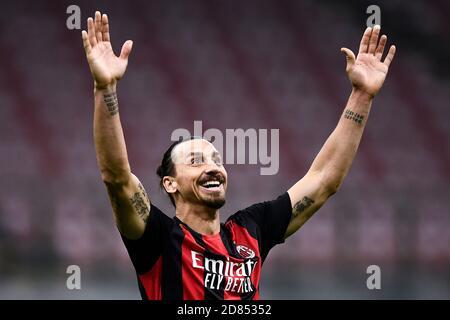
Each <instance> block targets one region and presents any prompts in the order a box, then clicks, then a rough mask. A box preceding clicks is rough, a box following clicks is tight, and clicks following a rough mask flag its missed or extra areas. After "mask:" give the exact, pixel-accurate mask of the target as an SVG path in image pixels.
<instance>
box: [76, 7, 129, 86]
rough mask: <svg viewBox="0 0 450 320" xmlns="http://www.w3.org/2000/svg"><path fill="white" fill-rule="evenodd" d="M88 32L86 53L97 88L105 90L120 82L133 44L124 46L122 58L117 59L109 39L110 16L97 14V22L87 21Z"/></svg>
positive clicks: (127, 42) (85, 34)
mask: <svg viewBox="0 0 450 320" xmlns="http://www.w3.org/2000/svg"><path fill="white" fill-rule="evenodd" d="M87 24H88V32H86V31H85V30H83V31H82V32H81V36H82V38H83V46H84V51H85V52H86V57H87V60H88V63H89V68H90V69H91V73H92V76H93V77H94V82H95V87H96V88H97V89H104V88H106V87H108V86H111V85H115V84H116V83H117V81H118V80H120V79H121V78H122V77H123V75H124V73H125V70H126V69H127V65H128V56H129V55H130V53H131V48H132V46H133V42H132V41H131V40H128V41H126V42H125V43H124V44H123V46H122V51H121V52H120V56H119V57H117V56H116V55H115V54H114V52H113V50H112V47H111V42H110V38H109V24H108V16H107V15H106V14H104V15H101V14H100V12H99V11H96V12H95V21H94V20H93V19H92V18H91V17H89V18H88V20H87Z"/></svg>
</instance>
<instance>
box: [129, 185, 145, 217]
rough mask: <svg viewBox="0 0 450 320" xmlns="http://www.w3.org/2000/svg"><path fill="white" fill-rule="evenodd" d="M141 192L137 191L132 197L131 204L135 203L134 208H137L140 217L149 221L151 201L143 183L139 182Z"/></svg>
mask: <svg viewBox="0 0 450 320" xmlns="http://www.w3.org/2000/svg"><path fill="white" fill-rule="evenodd" d="M139 190H140V192H136V193H135V194H134V195H133V196H132V197H131V199H130V201H131V204H132V205H133V208H134V210H136V212H137V214H138V215H139V217H141V219H142V220H144V222H145V223H146V222H147V219H148V217H149V208H148V205H147V203H148V202H149V200H148V196H147V193H146V192H145V189H144V187H143V186H142V184H139Z"/></svg>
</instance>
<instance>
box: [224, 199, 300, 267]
mask: <svg viewBox="0 0 450 320" xmlns="http://www.w3.org/2000/svg"><path fill="white" fill-rule="evenodd" d="M291 216H292V205H291V198H290V197H289V194H288V193H287V192H285V193H283V194H282V195H280V196H279V197H278V198H277V199H275V200H271V201H265V202H261V203H256V204H254V205H252V206H250V207H248V208H245V209H243V210H240V211H238V212H237V213H236V214H234V215H233V216H232V217H230V219H234V220H235V221H236V222H237V223H239V224H241V225H243V226H244V227H246V228H247V229H248V230H249V231H250V232H251V233H253V234H255V235H256V236H257V237H258V241H259V243H260V251H261V257H262V258H263V260H264V259H265V258H266V256H267V254H268V253H269V251H270V250H271V249H272V248H273V247H274V246H275V245H277V244H280V243H283V242H284V234H285V233H286V230H287V227H288V225H289V222H290V221H291ZM252 231H253V232H252Z"/></svg>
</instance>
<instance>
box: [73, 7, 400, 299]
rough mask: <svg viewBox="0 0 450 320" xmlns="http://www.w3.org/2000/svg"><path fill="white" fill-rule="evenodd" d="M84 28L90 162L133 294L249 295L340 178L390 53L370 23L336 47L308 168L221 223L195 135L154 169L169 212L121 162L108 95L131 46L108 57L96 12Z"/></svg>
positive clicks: (220, 190)
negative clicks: (335, 117) (356, 39)
mask: <svg viewBox="0 0 450 320" xmlns="http://www.w3.org/2000/svg"><path fill="white" fill-rule="evenodd" d="M87 25H88V31H87V32H86V31H84V30H83V31H82V39H83V45H84V49H85V51H86V56H87V60H88V63H89V67H90V70H91V73H92V76H93V78H94V96H95V111H94V141H95V147H96V155H97V161H98V165H99V168H100V171H101V176H102V179H103V182H104V183H105V185H106V188H107V190H108V194H109V198H110V201H111V205H112V208H113V212H114V218H115V221H116V224H117V227H118V229H119V231H120V234H121V236H122V239H123V242H124V244H125V246H126V248H127V250H128V253H129V255H130V258H131V261H132V263H133V265H134V267H135V269H136V273H137V276H138V284H139V288H140V292H141V296H142V298H143V299H170V300H174V299H176V300H180V299H258V298H259V279H260V274H261V267H262V264H263V262H264V260H265V258H266V257H267V254H268V253H269V251H270V250H271V248H273V247H274V246H275V245H277V244H279V243H282V242H284V240H285V239H286V238H287V237H289V236H290V235H292V234H293V233H294V232H295V231H297V230H298V229H299V228H300V227H301V226H302V225H303V224H304V223H305V222H306V221H307V220H308V219H309V218H310V217H311V216H312V215H313V214H314V212H316V211H317V210H318V209H319V208H320V207H321V206H322V205H323V204H324V202H325V201H326V200H327V199H328V198H329V197H330V196H332V195H333V194H334V193H336V191H337V190H338V188H339V186H340V185H341V183H342V181H343V179H344V177H345V176H346V174H347V172H348V170H349V168H350V165H351V163H352V162H353V159H354V157H355V154H356V151H357V149H358V145H359V143H360V140H361V136H362V133H363V130H364V127H365V125H366V122H367V118H368V116H369V111H370V109H371V105H372V101H373V98H374V96H375V95H376V94H377V93H378V91H379V90H380V88H381V86H382V85H383V82H384V80H385V78H386V75H387V73H388V69H389V65H390V63H391V62H392V59H393V58H394V54H395V47H394V46H391V47H390V49H389V51H388V53H387V55H386V57H385V59H384V60H383V59H382V56H383V51H384V49H385V46H386V42H387V37H386V36H385V35H382V36H381V37H380V27H379V26H375V27H373V28H367V29H366V30H365V32H364V34H363V36H362V39H361V43H360V46H359V52H358V55H357V56H355V54H354V53H353V52H352V51H351V50H350V49H347V48H342V49H341V51H342V52H343V53H344V54H345V55H346V58H347V68H346V72H347V75H348V77H349V79H350V82H351V84H352V92H351V94H350V97H349V99H348V102H347V105H346V107H345V110H344V111H343V113H342V116H341V118H340V119H339V122H338V124H337V127H336V128H335V130H334V131H333V132H332V133H331V135H330V136H329V137H328V139H327V140H326V142H325V144H324V145H323V147H322V149H321V150H320V152H319V154H318V155H317V156H316V158H315V160H314V162H313V163H312V165H311V168H310V169H309V170H308V172H307V173H306V175H305V176H304V177H303V178H301V179H300V180H299V181H298V182H297V183H296V184H294V185H293V186H292V187H291V188H290V189H289V190H288V191H287V192H284V193H281V195H280V196H279V197H278V198H276V199H274V200H271V201H266V202H261V203H257V204H254V205H252V206H250V207H248V208H245V209H242V210H240V211H238V212H236V213H235V214H233V215H231V216H230V218H229V219H228V220H227V221H226V223H223V224H222V223H221V222H220V214H219V209H220V208H221V207H222V206H223V205H224V203H225V193H226V189H227V182H228V177H227V172H226V170H225V168H224V167H223V164H222V160H221V155H220V154H219V153H218V152H217V150H216V149H215V148H214V146H213V145H212V144H211V143H209V142H208V141H206V140H203V139H196V138H194V139H190V140H187V141H181V142H175V143H173V144H172V145H171V146H170V148H169V149H168V150H167V151H166V152H165V154H164V156H163V159H162V162H161V165H160V166H159V168H158V171H157V173H158V175H159V176H160V178H161V187H162V188H164V190H165V191H166V192H167V194H168V195H169V197H170V200H171V202H172V204H173V205H174V206H175V216H174V217H173V218H170V217H168V216H167V215H166V214H164V213H163V212H161V211H160V210H159V209H158V208H157V207H156V206H155V205H154V204H153V203H152V202H151V201H150V199H149V197H148V196H147V193H146V191H145V189H144V187H143V186H142V184H141V183H140V182H139V179H138V178H137V177H136V176H135V175H133V173H132V171H131V169H130V165H129V163H128V157H127V150H126V146H125V139H124V135H123V132H122V127H121V123H120V117H119V104H118V100H117V94H116V86H117V82H118V80H120V79H121V78H122V77H123V75H124V73H125V70H126V68H127V64H128V57H129V55H130V52H131V49H132V45H133V43H132V41H130V40H128V41H126V42H125V43H124V45H123V46H122V50H121V53H120V56H118V57H117V56H116V55H115V54H114V53H113V50H112V47H111V43H110V35H109V23H108V16H107V15H106V14H103V15H101V13H100V12H98V11H97V12H96V13H95V17H94V19H92V18H89V19H88V21H87Z"/></svg>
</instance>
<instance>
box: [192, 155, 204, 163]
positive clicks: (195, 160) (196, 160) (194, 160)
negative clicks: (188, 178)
mask: <svg viewBox="0 0 450 320" xmlns="http://www.w3.org/2000/svg"><path fill="white" fill-rule="evenodd" d="M202 163H203V155H197V156H193V157H192V158H191V164H202Z"/></svg>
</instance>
